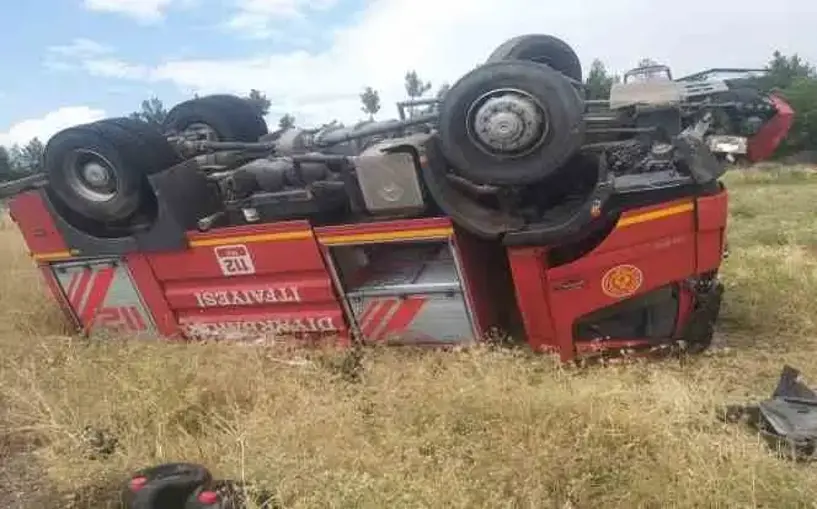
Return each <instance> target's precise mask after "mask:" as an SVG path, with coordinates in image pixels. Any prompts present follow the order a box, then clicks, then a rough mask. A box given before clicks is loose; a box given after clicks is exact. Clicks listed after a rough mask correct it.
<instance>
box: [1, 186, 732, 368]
mask: <svg viewBox="0 0 817 509" xmlns="http://www.w3.org/2000/svg"><path fill="white" fill-rule="evenodd" d="M10 211H11V215H12V217H13V218H14V220H15V221H16V222H17V224H18V225H19V227H20V230H21V231H22V233H23V236H24V238H25V241H26V243H27V245H28V247H29V249H30V251H31V253H32V257H33V258H34V260H36V261H37V263H38V265H39V268H40V270H41V272H42V275H43V277H44V278H45V280H46V281H47V282H48V286H49V288H50V290H51V293H52V294H53V296H54V298H55V299H56V300H57V302H58V303H59V304H60V305H61V307H62V309H63V310H64V311H65V313H66V315H67V316H68V317H70V319H71V320H73V322H74V323H75V324H76V325H77V326H78V327H79V328H81V329H82V330H84V331H86V332H89V333H97V332H100V331H107V332H111V331H113V332H120V333H121V332H125V333H127V334H131V335H142V334H148V335H161V336H164V337H166V338H191V339H193V338H220V339H230V338H235V339H259V338H266V339H269V338H276V337H293V336H294V337H296V338H305V339H314V338H338V339H339V340H340V342H341V343H344V344H348V343H349V342H350V341H352V340H353V339H355V338H360V339H361V340H363V341H366V342H384V341H385V342H396V343H409V344H425V345H438V344H456V343H462V342H465V343H468V342H472V341H474V340H475V339H477V340H479V339H480V338H483V337H485V335H486V334H488V333H489V331H490V330H491V329H492V328H494V327H496V326H500V327H502V328H503V329H505V330H508V329H509V328H512V326H509V325H508V324H509V323H513V315H515V314H518V316H519V317H521V322H522V325H523V334H524V337H525V338H526V340H527V342H528V343H529V345H530V346H531V347H532V348H533V349H535V350H537V351H555V352H558V353H559V355H560V357H561V358H562V359H563V360H570V359H572V358H574V357H575V356H576V355H581V354H585V353H588V352H596V351H599V350H609V349H624V348H637V347H644V346H657V345H659V344H666V343H667V342H668V341H675V340H682V339H684V338H685V334H688V333H689V331H690V330H691V329H692V328H693V327H692V324H693V322H694V320H699V321H701V320H703V322H704V325H707V324H710V322H712V321H714V317H715V316H716V315H717V308H718V306H719V293H718V294H717V295H718V299H717V302H716V303H711V304H708V307H707V306H704V304H705V303H709V301H708V300H707V297H708V296H709V295H710V294H714V293H717V292H719V288H718V287H715V286H711V287H709V286H708V287H706V288H705V289H704V290H702V289H701V288H699V287H698V286H696V283H698V282H700V281H702V280H704V279H707V278H710V277H711V276H713V275H714V274H715V273H716V272H717V269H718V267H719V265H720V262H721V258H722V255H723V252H724V245H725V240H724V239H725V227H726V218H727V192H726V190H725V189H720V190H719V191H718V192H716V193H714V194H710V195H704V196H689V197H684V198H681V199H677V200H672V201H668V202H662V203H659V204H657V205H651V206H645V207H636V208H633V209H630V210H623V211H621V212H620V213H619V214H617V217H616V218H613V219H611V221H612V224H613V226H612V228H609V232H606V235H605V236H604V237H603V239H602V240H600V241H598V242H597V243H596V245H595V246H594V247H593V248H592V249H590V250H589V251H588V252H587V253H585V254H583V256H580V257H578V258H577V259H575V260H572V261H568V262H567V263H560V262H559V261H558V260H553V256H551V255H552V254H553V252H554V251H555V250H558V248H559V247H560V246H512V247H503V246H501V245H498V244H496V243H491V242H486V241H484V240H481V239H477V238H475V237H473V236H471V235H470V234H468V233H467V232H465V231H463V230H462V229H460V228H458V227H457V226H455V225H454V224H453V223H452V221H451V220H450V219H448V218H446V217H437V218H421V219H404V220H390V221H380V222H369V223H360V224H347V225H342V226H329V227H317V228H313V227H312V226H310V224H309V222H307V221H284V222H277V223H270V224H259V225H244V226H234V227H225V228H220V229H217V230H215V231H210V232H206V233H202V232H198V231H190V232H188V233H187V234H186V238H187V243H188V247H187V248H186V249H182V250H178V251H171V252H155V253H151V252H132V253H127V254H125V255H123V256H105V255H99V254H96V253H83V252H77V251H71V249H70V248H69V246H68V244H67V243H66V241H65V240H64V238H63V236H62V234H61V233H60V229H59V228H58V227H57V225H56V224H55V221H54V219H53V218H52V215H51V214H50V212H49V211H48V209H47V207H46V206H45V205H44V200H43V196H42V191H40V190H34V191H28V192H26V193H23V194H20V195H18V196H16V197H15V198H14V199H12V200H11V202H10ZM661 292H668V294H669V295H671V297H667V299H666V300H665V301H659V305H662V306H664V307H663V308H661V310H660V312H659V313H654V314H655V316H654V317H650V318H649V319H647V320H644V321H643V323H642V321H638V320H636V321H635V322H633V324H634V326H633V327H627V326H624V327H623V328H624V329H627V328H630V329H633V330H632V331H631V332H629V333H625V334H623V335H620V336H610V335H609V334H604V335H600V336H595V335H594V334H593V330H592V329H593V327H592V326H593V325H594V324H593V323H590V322H592V321H593V320H592V318H593V315H594V312H599V311H602V312H603V311H605V310H606V311H608V314H610V313H609V311H610V310H616V309H617V306H620V307H623V306H625V305H626V304H627V303H628V302H633V301H636V300H638V299H639V298H643V297H645V296H651V295H652V296H656V295H658V294H660V293H661ZM666 306H669V307H666ZM636 309H637V310H639V311H640V312H642V313H643V312H645V310H646V309H647V308H646V307H636ZM699 309H704V312H701V313H699V314H696V313H695V311H696V310H699ZM626 313H627V311H621V312H619V313H616V312H614V313H612V315H613V316H612V317H610V319H611V320H613V321H615V320H616V319H619V320H622V321H624V320H623V317H624V316H625V315H626ZM587 318H591V320H589V321H587V323H586V324H585V325H587V326H588V327H587V328H589V329H590V330H577V328H578V326H579V325H580V324H581V322H582V320H583V319H587ZM605 318H606V317H601V318H598V320H599V321H601V322H603V321H604V320H605ZM651 320H654V321H664V322H666V323H664V324H658V325H655V324H651V323H649V322H650V321H651ZM650 325H653V326H654V328H655V329H656V330H655V331H649V330H646V331H642V332H640V334H641V335H639V330H638V329H644V328H645V327H648V326H650ZM602 332H603V331H602Z"/></svg>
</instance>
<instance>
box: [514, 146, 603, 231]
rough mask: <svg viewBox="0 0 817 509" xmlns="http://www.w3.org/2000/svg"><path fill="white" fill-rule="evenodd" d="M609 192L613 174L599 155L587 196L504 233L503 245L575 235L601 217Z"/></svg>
mask: <svg viewBox="0 0 817 509" xmlns="http://www.w3.org/2000/svg"><path fill="white" fill-rule="evenodd" d="M612 194H613V177H612V175H610V174H609V173H608V171H607V163H606V159H605V158H600V159H599V173H598V180H597V181H596V186H595V187H594V188H593V191H592V192H591V193H590V194H589V195H588V196H587V197H586V198H584V199H580V200H578V201H577V202H568V203H565V204H564V205H562V206H560V207H555V208H554V209H552V210H551V211H548V213H547V214H546V218H545V220H543V221H541V222H538V223H534V224H531V225H528V226H526V227H525V228H524V229H522V230H519V231H514V232H509V233H508V234H506V235H505V237H504V238H503V243H504V244H505V245H506V246H519V245H528V246H546V245H552V244H557V243H562V242H565V241H566V240H568V239H570V238H575V237H577V236H579V235H580V234H581V233H583V232H584V230H585V228H586V227H587V226H588V225H589V224H590V223H591V222H593V221H594V220H595V219H597V218H600V217H601V215H602V212H603V211H604V208H605V206H606V205H607V202H608V200H609V199H610V197H611V196H612Z"/></svg>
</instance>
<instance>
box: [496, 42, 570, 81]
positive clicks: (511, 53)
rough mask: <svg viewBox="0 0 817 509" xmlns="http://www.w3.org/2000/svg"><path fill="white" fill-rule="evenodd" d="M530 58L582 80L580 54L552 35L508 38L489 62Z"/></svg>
mask: <svg viewBox="0 0 817 509" xmlns="http://www.w3.org/2000/svg"><path fill="white" fill-rule="evenodd" d="M501 60H529V61H531V62H539V63H540V64H547V65H549V66H550V67H552V68H553V69H556V70H557V71H559V72H560V73H562V74H564V75H565V76H567V77H568V78H571V79H574V80H576V81H577V82H582V81H583V80H582V64H581V61H580V60H579V56H578V55H577V54H576V52H575V51H573V48H571V47H570V45H569V44H567V43H566V42H565V41H563V40H561V39H559V38H557V37H554V36H552V35H544V34H528V35H520V36H518V37H514V38H512V39H508V40H507V41H505V42H503V43H502V44H501V45H500V46H499V47H497V48H496V49H495V50H494V51H493V53H491V56H489V57H488V60H487V62H489V63H490V62H498V61H501Z"/></svg>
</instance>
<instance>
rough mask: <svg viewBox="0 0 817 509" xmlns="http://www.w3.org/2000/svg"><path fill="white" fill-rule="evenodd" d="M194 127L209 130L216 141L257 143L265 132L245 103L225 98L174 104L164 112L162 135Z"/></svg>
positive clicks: (257, 115) (220, 95) (257, 113)
mask: <svg viewBox="0 0 817 509" xmlns="http://www.w3.org/2000/svg"><path fill="white" fill-rule="evenodd" d="M195 123H201V124H205V125H208V126H210V127H211V128H212V129H213V130H214V131H216V133H217V134H218V137H219V141H238V142H248V143H249V142H257V141H258V140H259V139H260V138H261V137H262V136H264V135H265V134H267V132H268V131H267V124H266V122H265V121H264V118H263V117H262V116H261V115H260V114H259V112H258V111H257V110H256V109H255V108H254V107H253V106H252V105H251V104H250V103H249V101H247V100H246V99H242V98H241V97H237V96H234V95H227V94H216V95H209V96H205V97H199V98H196V99H191V100H189V101H184V102H182V103H179V104H177V105H176V106H174V107H173V108H172V109H171V110H170V111H169V112H168V114H167V117H166V118H165V121H164V125H163V127H164V129H165V132H181V131H183V130H185V129H186V128H187V127H188V126H190V125H191V124H195Z"/></svg>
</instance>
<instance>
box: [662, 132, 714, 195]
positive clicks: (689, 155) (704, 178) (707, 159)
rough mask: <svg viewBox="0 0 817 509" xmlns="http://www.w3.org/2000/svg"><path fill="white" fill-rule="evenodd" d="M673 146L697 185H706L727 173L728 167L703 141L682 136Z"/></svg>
mask: <svg viewBox="0 0 817 509" xmlns="http://www.w3.org/2000/svg"><path fill="white" fill-rule="evenodd" d="M672 145H673V146H674V147H675V150H676V151H677V152H678V154H679V157H680V159H681V161H682V163H683V164H684V165H685V166H686V170H687V171H688V172H689V173H690V174H691V175H692V178H693V179H694V180H695V182H696V183H698V184H706V183H709V182H712V181H713V180H717V179H718V178H720V177H721V176H723V174H724V173H726V165H725V164H724V163H723V162H721V161H718V158H717V157H715V154H713V153H712V151H711V150H709V147H707V145H706V143H704V141H703V140H701V139H699V138H695V137H692V136H685V135H681V136H677V137H675V138H673V140H672Z"/></svg>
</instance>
